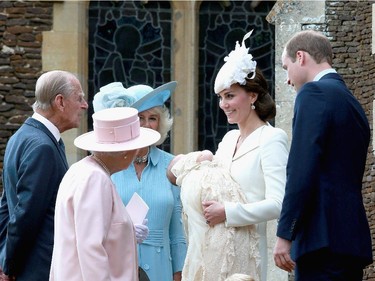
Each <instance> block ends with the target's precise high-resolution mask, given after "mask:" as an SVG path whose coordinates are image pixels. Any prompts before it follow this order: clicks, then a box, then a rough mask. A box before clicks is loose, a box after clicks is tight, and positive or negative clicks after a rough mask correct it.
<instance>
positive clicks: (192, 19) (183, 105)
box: [171, 0, 200, 154]
mask: <svg viewBox="0 0 375 281" xmlns="http://www.w3.org/2000/svg"><path fill="white" fill-rule="evenodd" d="M171 4H172V9H173V28H172V69H173V77H172V80H176V81H178V85H177V89H176V91H175V93H174V95H172V103H171V105H172V108H171V111H172V114H173V118H174V125H173V128H172V133H171V135H172V136H173V137H172V142H171V148H172V152H173V153H174V154H178V153H187V152H190V151H193V150H196V149H197V146H198V132H197V130H196V128H197V127H198V126H197V122H198V58H199V46H198V44H199V40H198V39H199V38H198V26H199V19H198V9H199V4H200V2H199V1H178V0H175V1H171Z"/></svg>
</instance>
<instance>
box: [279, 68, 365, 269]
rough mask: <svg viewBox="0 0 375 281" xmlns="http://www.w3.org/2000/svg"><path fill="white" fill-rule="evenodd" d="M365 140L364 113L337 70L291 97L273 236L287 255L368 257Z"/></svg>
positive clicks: (360, 258)
mask: <svg viewBox="0 0 375 281" xmlns="http://www.w3.org/2000/svg"><path fill="white" fill-rule="evenodd" d="M369 141H370V128H369V124H368V120H367V117H366V115H365V113H364V110H363V109H362V107H361V105H360V104H359V102H358V101H357V100H356V99H355V98H354V96H353V95H352V94H351V92H350V91H349V89H348V88H347V87H346V85H345V83H344V81H343V80H342V79H341V77H340V75H338V74H336V73H330V74H326V75H324V76H323V77H322V78H321V79H320V80H319V81H314V82H309V83H306V84H305V85H304V86H303V87H302V88H301V89H300V91H299V93H298V94H297V97H296V101H295V108H294V118H293V138H292V143H291V149H290V155H289V160H288V165H287V183H286V190H285V197H284V201H283V206H282V211H281V215H280V219H279V223H278V229H277V236H278V237H281V238H284V239H287V240H290V241H292V258H293V259H294V260H297V261H298V258H299V257H301V256H303V255H304V254H307V253H310V252H312V251H315V250H319V249H323V248H328V249H330V250H331V251H333V252H334V253H339V254H347V255H350V256H352V257H354V258H356V260H358V261H360V262H361V263H363V265H367V264H370V263H371V262H372V248H371V236H370V230H369V224H368V221H367V217H366V212H365V209H364V206H363V200H362V193H361V191H362V178H363V174H364V168H365V163H366V157H367V153H368V145H369Z"/></svg>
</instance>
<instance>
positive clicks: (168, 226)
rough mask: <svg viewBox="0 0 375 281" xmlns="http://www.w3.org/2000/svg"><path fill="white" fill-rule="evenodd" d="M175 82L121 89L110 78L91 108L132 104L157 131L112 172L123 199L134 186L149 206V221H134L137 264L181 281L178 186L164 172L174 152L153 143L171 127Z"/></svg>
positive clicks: (163, 278)
mask: <svg viewBox="0 0 375 281" xmlns="http://www.w3.org/2000/svg"><path fill="white" fill-rule="evenodd" d="M176 85H177V83H176V82H174V81H173V82H169V83H166V84H164V85H162V86H160V87H158V88H156V89H153V88H151V87H150V86H147V85H135V86H132V87H129V88H127V89H125V88H124V87H123V85H122V83H121V82H113V83H110V84H108V85H106V86H104V87H101V88H100V92H98V93H97V94H96V95H95V96H94V100H93V105H94V111H95V112H97V111H100V110H102V109H106V108H112V107H124V106H130V107H133V108H136V109H137V110H138V112H139V114H138V116H139V119H140V123H141V126H142V127H145V128H151V129H153V130H156V131H158V132H159V133H160V135H161V138H160V140H159V141H158V142H157V143H156V144H154V145H151V146H149V147H145V148H142V149H139V151H138V155H137V157H136V158H135V160H134V161H133V163H132V164H131V165H130V166H129V168H128V169H127V170H123V171H121V172H118V173H115V174H113V175H112V180H113V182H114V183H115V185H116V188H117V191H118V193H119V194H120V196H121V198H122V200H123V202H124V204H125V205H126V204H127V203H128V202H129V200H130V198H131V197H132V195H133V194H134V192H137V193H138V194H139V195H140V196H141V197H142V199H143V200H144V201H145V202H146V203H147V205H148V206H149V208H150V209H149V212H148V214H147V221H148V222H147V226H146V225H135V230H136V234H137V241H138V258H139V266H140V267H141V268H143V270H144V271H145V272H146V273H147V275H148V277H149V279H150V280H151V281H172V280H175V281H176V280H178V281H180V280H181V271H182V268H183V265H184V260H185V256H186V250H187V246H186V239H185V233H184V229H183V224H182V221H181V212H182V206H181V201H180V189H179V188H178V187H177V186H175V185H172V184H171V183H170V182H169V180H168V179H167V177H166V170H167V167H168V164H169V162H170V161H171V160H172V158H173V155H172V154H170V153H167V152H165V151H163V150H161V149H159V148H158V147H157V145H160V144H162V143H163V142H164V141H165V139H166V138H167V137H168V133H169V131H170V129H171V127H172V123H173V119H172V118H171V116H170V112H169V109H168V108H167V107H166V106H165V102H166V101H167V100H168V99H169V98H170V96H171V94H172V92H173V91H174V90H175V88H176ZM146 237H147V238H146Z"/></svg>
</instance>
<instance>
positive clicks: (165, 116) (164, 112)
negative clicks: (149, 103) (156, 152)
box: [149, 105, 173, 145]
mask: <svg viewBox="0 0 375 281" xmlns="http://www.w3.org/2000/svg"><path fill="white" fill-rule="evenodd" d="M149 110H150V111H151V112H152V113H154V114H158V115H159V117H160V119H159V128H158V130H157V131H158V132H159V133H160V135H161V137H160V139H159V141H158V142H157V143H155V145H160V144H162V143H163V142H164V141H165V140H166V139H167V137H168V133H169V131H170V130H171V128H172V125H173V118H172V117H171V114H170V112H169V109H168V107H166V106H165V105H163V106H155V107H153V108H151V109H149Z"/></svg>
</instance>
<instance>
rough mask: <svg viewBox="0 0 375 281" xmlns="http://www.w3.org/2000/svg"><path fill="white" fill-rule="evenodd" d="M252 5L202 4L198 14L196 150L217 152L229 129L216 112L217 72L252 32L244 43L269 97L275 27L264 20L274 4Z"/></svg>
mask: <svg viewBox="0 0 375 281" xmlns="http://www.w3.org/2000/svg"><path fill="white" fill-rule="evenodd" d="M252 3H253V1H203V2H202V4H201V6H200V12H199V30H200V33H199V122H198V123H199V144H198V147H199V149H210V150H211V151H216V149H217V145H218V143H219V142H220V141H221V139H222V137H223V136H224V134H225V133H226V132H227V131H228V130H230V129H233V128H237V126H235V125H230V124H228V122H227V118H226V116H225V115H224V113H223V112H222V110H221V109H220V108H219V102H218V98H217V96H216V95H215V94H214V81H215V77H216V74H217V72H218V71H219V69H220V67H221V66H222V65H223V64H224V57H225V56H227V55H228V54H229V52H230V51H231V50H233V49H234V47H235V42H236V41H239V42H240V43H241V42H242V38H243V36H244V35H245V34H246V33H247V32H249V31H250V30H252V29H254V31H253V34H252V36H251V37H250V38H249V39H247V40H246V41H245V43H246V46H248V47H249V46H250V51H249V52H250V53H251V54H252V55H253V57H254V59H255V60H256V61H257V65H258V66H259V68H260V69H261V70H262V71H263V74H264V75H265V77H266V79H267V81H268V84H269V90H270V93H271V95H273V92H274V91H273V88H274V87H273V84H274V71H273V69H274V65H275V64H274V60H275V59H274V56H275V53H274V49H275V47H274V45H275V43H274V37H275V36H274V33H275V30H274V26H273V25H271V24H269V23H268V22H267V21H266V16H267V14H268V13H269V11H270V10H271V9H272V7H273V5H274V4H275V1H261V2H260V4H259V5H258V6H256V7H252V5H251V4H252Z"/></svg>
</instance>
